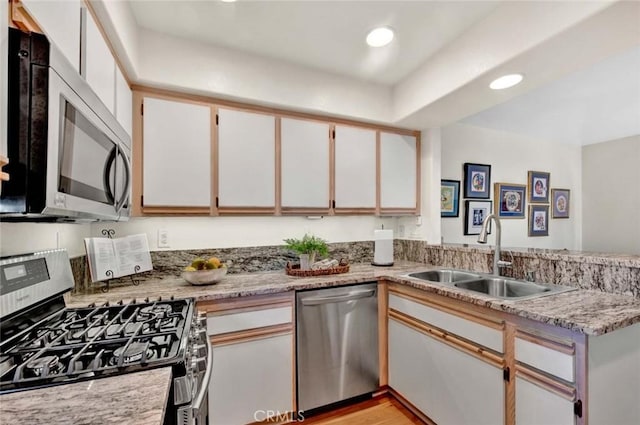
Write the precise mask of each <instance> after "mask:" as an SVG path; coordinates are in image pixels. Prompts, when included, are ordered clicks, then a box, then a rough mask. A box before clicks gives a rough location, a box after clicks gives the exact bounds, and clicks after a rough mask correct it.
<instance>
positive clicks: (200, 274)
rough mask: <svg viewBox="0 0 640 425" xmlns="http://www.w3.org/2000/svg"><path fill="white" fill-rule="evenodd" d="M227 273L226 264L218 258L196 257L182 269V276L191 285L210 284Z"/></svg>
mask: <svg viewBox="0 0 640 425" xmlns="http://www.w3.org/2000/svg"><path fill="white" fill-rule="evenodd" d="M226 274H227V266H226V264H223V263H222V262H221V261H220V259H218V258H216V257H211V258H209V259H208V260H205V259H204V258H196V259H195V260H193V261H192V262H191V264H190V265H189V266H187V267H185V268H184V270H183V271H182V278H183V279H184V280H186V281H187V282H189V283H190V284H192V285H212V284H214V283H217V282H219V281H220V280H222V278H223V277H224V276H225V275H226Z"/></svg>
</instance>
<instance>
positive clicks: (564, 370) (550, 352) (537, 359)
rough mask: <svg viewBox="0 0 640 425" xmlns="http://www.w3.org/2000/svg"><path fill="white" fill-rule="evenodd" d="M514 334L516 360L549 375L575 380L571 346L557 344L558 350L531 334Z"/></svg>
mask: <svg viewBox="0 0 640 425" xmlns="http://www.w3.org/2000/svg"><path fill="white" fill-rule="evenodd" d="M526 335H527V334H523V335H516V338H515V340H516V342H515V357H516V361H518V362H520V363H523V364H526V365H529V366H533V367H535V368H536V369H540V370H542V371H544V372H547V373H549V374H551V375H554V376H557V377H559V378H562V379H564V380H565V381H568V382H575V373H574V371H575V367H574V356H573V354H571V353H570V351H571V350H573V348H572V347H568V346H567V347H565V346H563V345H561V344H559V343H555V342H552V343H551V344H557V346H558V348H559V349H560V350H562V351H559V350H554V349H553V348H550V347H548V346H545V345H543V344H549V343H545V342H544V340H540V341H536V340H535V337H533V336H526Z"/></svg>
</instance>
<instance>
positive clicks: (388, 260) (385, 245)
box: [372, 230, 393, 266]
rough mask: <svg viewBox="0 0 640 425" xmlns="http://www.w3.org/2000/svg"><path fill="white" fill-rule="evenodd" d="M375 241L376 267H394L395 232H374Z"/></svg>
mask: <svg viewBox="0 0 640 425" xmlns="http://www.w3.org/2000/svg"><path fill="white" fill-rule="evenodd" d="M373 240H374V241H375V246H374V253H373V263H372V264H373V265H374V266H392V265H393V230H374V231H373Z"/></svg>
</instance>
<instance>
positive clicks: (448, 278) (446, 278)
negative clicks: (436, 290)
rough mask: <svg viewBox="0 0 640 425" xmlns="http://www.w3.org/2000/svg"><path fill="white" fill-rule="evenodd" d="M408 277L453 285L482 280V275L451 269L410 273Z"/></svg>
mask: <svg viewBox="0 0 640 425" xmlns="http://www.w3.org/2000/svg"><path fill="white" fill-rule="evenodd" d="M408 276H410V277H415V278H417V279H422V280H426V281H429V282H438V283H454V282H462V281H467V280H471V279H480V278H482V275H481V274H479V273H472V272H467V271H463V270H453V269H441V270H429V271H426V272H419V273H410V274H409V275H408Z"/></svg>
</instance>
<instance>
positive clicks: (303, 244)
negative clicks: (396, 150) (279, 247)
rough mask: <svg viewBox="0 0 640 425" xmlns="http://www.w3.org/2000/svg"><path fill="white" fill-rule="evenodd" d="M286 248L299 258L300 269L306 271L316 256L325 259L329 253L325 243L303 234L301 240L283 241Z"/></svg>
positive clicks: (315, 237)
mask: <svg viewBox="0 0 640 425" xmlns="http://www.w3.org/2000/svg"><path fill="white" fill-rule="evenodd" d="M284 241H285V242H286V243H287V245H286V246H287V248H288V249H290V250H291V251H294V252H296V253H298V255H299V256H300V269H302V270H308V269H310V268H311V264H313V263H314V262H315V261H316V255H320V256H321V257H325V256H326V255H327V254H328V253H329V249H328V248H327V241H325V240H324V239H322V238H319V237H317V236H313V235H309V234H305V235H304V236H303V237H302V239H295V238H290V239H285V240H284Z"/></svg>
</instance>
